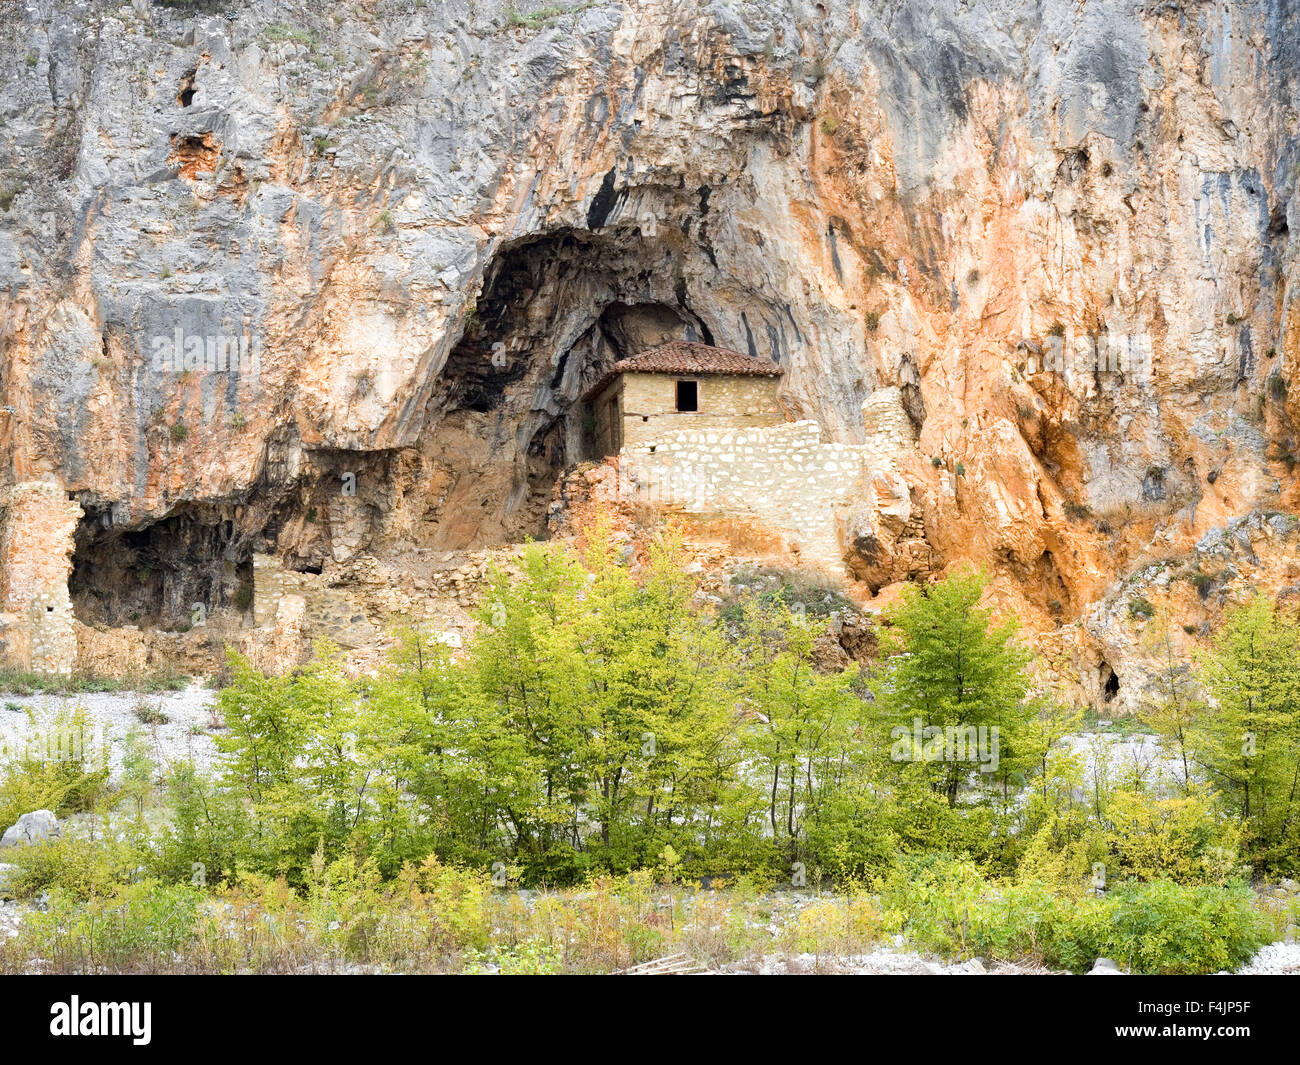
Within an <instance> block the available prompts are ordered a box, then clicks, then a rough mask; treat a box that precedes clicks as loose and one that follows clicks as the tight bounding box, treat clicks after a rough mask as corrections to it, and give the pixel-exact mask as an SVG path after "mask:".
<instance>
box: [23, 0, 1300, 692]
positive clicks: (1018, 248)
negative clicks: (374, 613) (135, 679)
mask: <svg viewBox="0 0 1300 1065" xmlns="http://www.w3.org/2000/svg"><path fill="white" fill-rule="evenodd" d="M0 27H3V28H2V29H0V77H2V78H3V80H4V84H3V93H2V94H0V100H2V101H3V103H0V106H2V107H3V121H2V122H0V207H2V208H3V213H0V281H2V282H3V284H2V285H0V375H2V376H0V392H2V393H3V396H2V399H0V404H2V405H3V411H2V412H0V442H2V444H3V451H4V455H5V458H6V466H5V473H6V478H7V481H8V482H9V483H11V484H17V483H20V482H28V481H33V480H41V479H48V480H52V481H53V482H55V483H56V484H57V485H59V486H60V488H62V489H63V490H64V491H66V492H67V493H68V494H69V495H70V496H71V498H72V499H74V500H75V501H76V502H78V503H79V504H80V506H81V508H82V511H83V517H82V519H81V524H80V526H79V528H78V532H77V537H76V545H75V547H76V550H75V554H74V556H73V559H72V573H71V588H72V598H73V602H74V605H75V606H76V609H77V611H78V614H79V616H81V617H82V618H83V620H86V621H95V622H100V623H103V624H109V625H112V624H117V625H120V624H123V623H128V622H134V623H139V624H142V625H146V626H148V625H155V626H156V625H165V624H168V623H173V622H175V620H176V618H177V617H178V616H182V615H183V613H184V611H186V610H187V609H189V605H190V604H191V603H192V602H193V601H194V600H196V599H197V600H200V601H202V602H204V603H206V604H207V605H208V606H209V607H210V608H211V609H213V610H221V609H223V608H225V609H230V608H232V607H233V608H240V607H247V603H246V602H241V595H245V593H241V588H243V587H246V585H247V582H248V581H249V580H250V579H251V571H252V557H253V554H254V553H258V554H261V555H274V556H276V557H278V558H279V559H280V560H281V561H282V562H283V563H284V564H286V565H287V566H289V567H290V568H292V569H298V570H300V571H319V570H321V569H322V568H325V569H327V570H328V567H330V566H331V565H339V564H344V563H347V562H348V561H349V560H352V559H355V558H356V557H358V556H359V555H361V554H367V555H382V556H386V557H397V556H400V555H401V554H402V553H403V552H408V553H409V552H412V551H420V550H452V549H464V548H481V547H484V546H490V545H494V544H502V543H508V542H511V541H515V540H518V539H520V538H521V537H523V536H524V535H526V534H534V535H537V534H541V533H543V532H544V530H545V515H546V510H547V506H548V504H549V503H550V501H551V497H552V496H551V493H552V488H553V485H554V482H555V479H556V477H557V476H558V475H559V474H561V473H562V472H563V471H564V470H565V469H566V468H568V467H571V466H572V465H574V464H575V463H577V462H578V461H580V460H581V459H583V458H586V457H589V456H587V455H585V454H584V453H583V452H584V416H583V411H582V409H581V404H580V403H578V397H580V396H581V395H582V393H583V392H584V391H585V389H586V388H587V387H589V386H590V385H591V383H592V382H593V381H595V380H596V379H597V378H598V376H599V375H600V372H601V371H602V369H603V368H604V367H606V366H607V365H608V364H609V363H611V362H612V361H614V360H615V359H616V358H618V357H621V356H623V355H625V354H628V353H630V352H633V351H635V350H638V349H639V348H640V347H642V346H645V345H646V344H648V343H655V342H658V341H659V340H661V339H664V338H665V337H670V336H680V337H686V338H689V339H700V340H704V341H706V342H710V343H716V344H718V345H722V346H726V347H731V348H734V349H736V350H739V351H742V352H749V353H750V354H752V355H755V356H757V357H760V358H770V359H773V360H775V361H777V362H779V363H780V365H781V366H782V368H783V369H784V371H785V375H784V378H783V382H784V383H783V390H784V396H783V400H784V402H785V404H786V406H787V408H788V412H789V414H790V417H791V418H792V419H806V420H811V421H815V422H817V423H819V425H820V427H821V429H822V431H823V433H824V436H825V439H826V440H827V441H829V442H832V443H834V442H838V443H842V444H850V445H851V444H863V443H869V441H866V440H864V439H863V437H864V435H865V430H864V422H863V417H862V411H863V404H864V402H865V401H868V400H869V399H870V397H871V396H872V395H873V394H877V393H878V392H879V390H881V389H884V388H897V389H898V390H899V394H900V395H901V397H902V402H903V405H904V408H905V410H906V412H907V415H908V417H909V419H910V421H911V422H912V426H911V433H912V434H914V435H915V441H916V442H915V446H914V447H912V448H911V453H910V454H909V455H907V456H903V457H902V458H901V459H900V460H899V462H898V471H899V472H900V474H901V476H902V477H903V478H904V480H905V482H906V489H907V492H908V493H909V494H910V496H911V498H910V500H905V501H904V503H905V504H906V505H905V506H904V508H903V509H904V510H905V511H906V512H907V513H908V514H909V515H912V516H914V521H913V524H914V526H915V528H913V530H912V532H910V533H909V534H908V535H915V534H916V528H919V527H921V526H923V535H924V538H925V540H926V541H927V542H928V545H929V550H930V551H932V552H933V557H934V558H935V559H936V560H938V561H939V562H940V563H941V564H942V563H951V562H954V561H957V560H961V559H971V560H974V561H977V562H980V563H983V564H986V565H988V566H990V567H991V568H992V569H993V570H994V571H995V572H996V573H997V574H998V575H999V582H998V594H999V595H1000V596H1001V597H1002V598H1003V600H1004V602H1005V603H1006V604H1007V605H1008V606H1010V607H1012V608H1014V609H1016V610H1017V611H1019V612H1020V613H1021V614H1022V616H1023V617H1024V618H1025V619H1026V620H1027V621H1028V622H1029V624H1030V625H1031V626H1032V628H1033V629H1034V630H1035V631H1037V632H1039V633H1041V634H1043V638H1044V640H1045V641H1046V642H1047V643H1052V641H1055V643H1056V644H1057V645H1061V646H1067V645H1068V646H1069V647H1071V648H1073V650H1072V651H1071V653H1072V654H1075V655H1076V657H1077V663H1076V664H1078V666H1079V668H1081V669H1085V670H1094V673H1093V675H1091V677H1090V678H1089V679H1088V681H1087V683H1091V684H1092V685H1093V686H1094V687H1095V686H1096V685H1098V684H1102V685H1104V684H1106V683H1107V679H1106V678H1107V677H1109V676H1111V675H1114V674H1123V673H1124V672H1125V671H1126V670H1133V671H1136V670H1138V668H1139V666H1138V663H1139V659H1140V656H1139V655H1138V654H1137V652H1135V651H1133V650H1131V646H1132V641H1127V642H1126V640H1124V639H1120V638H1119V637H1116V636H1115V635H1114V631H1115V630H1116V626H1107V625H1105V624H1098V623H1094V622H1087V623H1084V619H1086V618H1091V617H1095V616H1096V615H1095V611H1096V610H1097V609H1098V608H1099V607H1098V604H1104V603H1105V602H1107V601H1110V600H1115V597H1117V596H1121V595H1122V594H1123V592H1122V589H1123V588H1124V587H1125V582H1128V581H1130V579H1131V578H1132V575H1133V574H1134V573H1136V572H1138V571H1139V570H1141V568H1142V567H1143V566H1145V565H1147V564H1148V563H1150V562H1151V561H1152V560H1153V559H1159V558H1166V557H1171V556H1179V555H1182V554H1186V553H1187V552H1188V551H1189V550H1190V549H1191V548H1192V546H1193V545H1195V544H1196V543H1197V542H1200V541H1203V540H1204V538H1205V537H1206V536H1209V535H1212V534H1213V530H1216V529H1220V528H1222V527H1225V526H1227V525H1228V523H1229V522H1230V521H1232V520H1233V519H1237V518H1243V517H1246V516H1249V515H1252V514H1255V512H1263V513H1267V512H1274V511H1291V510H1294V509H1295V501H1296V491H1297V488H1296V478H1295V476H1294V471H1293V467H1294V464H1295V461H1296V459H1295V455H1296V449H1297V448H1300V444H1297V442H1296V428H1295V426H1296V418H1297V416H1300V394H1298V393H1297V390H1296V388H1295V387H1293V386H1294V381H1293V377H1294V369H1293V368H1294V366H1295V364H1296V360H1297V359H1298V358H1300V316H1298V315H1297V314H1296V307H1295V299H1296V291H1297V284H1296V283H1297V280H1300V278H1297V257H1296V250H1295V244H1294V241H1293V238H1292V234H1291V230H1292V226H1295V225H1296V224H1297V217H1296V213H1297V209H1298V205H1297V200H1296V187H1297V175H1298V170H1300V138H1298V136H1297V118H1298V114H1300V112H1298V110H1297V107H1298V105H1300V11H1297V10H1296V9H1295V8H1294V6H1293V5H1292V4H1290V3H1289V2H1287V0H1239V2H1227V3H1220V2H1216V3H1210V2H1204V3H1201V2H1191V0H1188V2H1177V0H1159V2H1157V0H1136V2H1133V0H1130V2H1128V3H1120V2H1110V0H1083V2H1080V0H1033V2H1030V0H987V2H984V0H940V2H938V3H929V2H921V0H917V2H903V0H898V2H885V0H880V2H866V0H863V2H859V3H846V2H839V0H823V2H821V3H806V2H804V0H786V2H762V3H758V2H754V3H749V2H741V0H644V2H628V3H614V2H605V0H595V2H586V3H580V4H575V3H567V4H561V6H560V7H551V6H545V7H543V6H542V5H541V4H538V3H531V2H520V3H518V4H517V5H510V4H505V3H501V2H498V0H447V2H428V3H426V2H423V0H391V2H390V0H374V2H359V0H352V2H349V0H342V2H336V3H332V4H323V3H315V2H291V3H270V2H253V3H248V2H239V0H228V2H223V3H215V4H210V3H206V2H202V0H199V2H195V3H185V2H183V0H173V2H171V3H148V2H145V0H135V2H134V3H131V4H126V3H123V4H120V5H114V4H111V3H101V2H96V0H81V2H73V0H26V2H24V3H17V2H3V3H0ZM187 357H188V363H187ZM876 517H877V516H876V515H871V514H867V515H863V516H859V518H858V519H854V518H852V517H850V519H849V525H850V527H848V528H847V529H846V530H845V535H844V538H843V540H844V546H845V550H846V558H845V563H846V567H847V572H849V573H854V574H858V575H861V574H863V573H872V572H875V571H876V570H880V572H881V573H887V571H888V567H886V568H885V569H880V566H879V565H877V563H878V559H875V558H874V557H865V558H864V557H863V554H862V545H864V544H868V545H869V544H872V543H875V544H876V545H877V547H879V546H880V540H881V537H880V535H879V534H880V533H881V529H880V528H877V527H876V525H875V524H873V523H875V521H876ZM855 521H857V522H858V524H860V525H862V526H863V527H862V528H855V527H853V526H854V522H855ZM1258 521H1263V523H1264V526H1267V521H1266V520H1265V519H1263V518H1259V519H1258ZM885 531H886V532H887V531H888V530H887V529H886V530H885ZM898 535H900V536H901V535H902V533H901V532H899V533H898ZM1275 539H1277V540H1278V541H1279V542H1280V541H1281V540H1284V539H1285V537H1282V536H1280V535H1279V536H1278V537H1275ZM871 550H872V551H874V550H876V548H872V549H871ZM881 550H885V551H886V553H887V552H888V551H889V550H890V548H889V545H888V544H885V545H884V547H883V548H881ZM1261 550H1265V551H1267V550H1268V548H1267V547H1265V548H1261ZM869 553H870V552H869ZM1267 568H1268V567H1265V569H1267ZM903 570H904V572H906V566H904V567H903ZM1270 572H1271V570H1270ZM881 579H883V578H881ZM1243 579H1244V578H1243ZM873 591H878V592H882V594H883V592H884V591H887V589H882V587H881V586H880V580H872V581H871V587H870V588H869V589H868V590H867V593H866V594H870V593H871V592H873ZM1108 597H1109V600H1108ZM245 599H246V595H245ZM1116 601H1117V600H1116ZM1199 620H1200V619H1199V618H1198V619H1196V621H1197V623H1199ZM1135 677H1136V673H1135ZM1087 683H1085V684H1084V686H1085V687H1086V686H1087Z"/></svg>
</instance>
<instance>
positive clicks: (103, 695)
mask: <svg viewBox="0 0 1300 1065" xmlns="http://www.w3.org/2000/svg"><path fill="white" fill-rule="evenodd" d="M78 711H83V712H84V713H85V717H86V721H87V724H88V726H89V728H88V734H87V736H86V738H85V740H83V741H82V742H83V743H85V744H86V749H87V753H88V754H89V755H91V756H93V757H95V758H98V757H100V756H101V752H106V753H107V757H108V764H109V768H110V770H111V771H112V773H113V774H114V775H116V774H117V773H118V772H120V770H121V768H122V758H123V755H124V754H125V753H126V747H127V743H128V738H129V737H131V736H132V735H135V736H138V737H140V738H141V739H142V740H143V741H144V743H145V744H146V745H147V749H148V752H149V755H150V757H151V758H152V759H153V760H154V762H155V763H156V765H157V766H158V769H159V771H160V772H161V771H165V770H166V768H167V767H168V766H170V765H172V764H174V763H176V762H182V761H192V762H193V763H194V764H195V766H196V767H197V768H198V769H200V770H206V769H209V768H211V767H212V765H213V763H214V761H215V759H216V757H217V750H216V747H215V745H214V744H213V742H212V736H213V733H214V732H215V731H218V730H219V727H220V725H221V719H220V716H219V715H218V714H217V712H216V707H215V692H213V691H212V690H211V689H209V688H204V687H201V686H199V685H192V686H191V687H189V688H187V689H186V690H184V691H179V692H161V693H156V694H145V693H141V692H120V693H119V692H92V693H85V694H80V695H25V696H23V695H0V752H3V753H4V754H6V755H15V754H18V753H20V752H21V751H23V750H24V749H30V748H31V745H33V744H36V745H40V746H42V747H44V746H46V745H49V744H51V743H58V742H60V740H59V737H61V736H66V735H67V730H68V728H69V727H70V724H71V721H72V719H73V716H74V715H75V714H76V713H77V712H78ZM63 742H65V743H66V740H65V741H63Z"/></svg>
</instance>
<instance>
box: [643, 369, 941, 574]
mask: <svg viewBox="0 0 1300 1065" xmlns="http://www.w3.org/2000/svg"><path fill="white" fill-rule="evenodd" d="M668 380H671V379H668ZM755 380H760V381H762V382H763V383H764V384H766V385H768V386H770V387H773V388H774V382H773V381H771V380H770V379H755ZM661 397H662V394H661ZM862 418H863V428H864V430H865V439H866V442H865V443H863V444H844V443H837V442H833V441H832V442H828V441H825V440H823V439H822V430H821V428H820V427H819V426H818V424H817V423H816V422H812V421H798V422H782V423H780V424H776V425H771V424H756V425H754V426H752V427H746V428H736V427H734V426H722V427H714V426H708V425H695V426H692V427H689V428H676V427H673V428H670V427H669V426H668V424H667V423H665V422H664V421H662V420H661V419H652V420H651V421H650V422H649V423H648V426H647V433H646V435H645V436H644V437H643V438H642V439H640V440H638V441H636V442H629V443H628V444H626V445H625V446H624V448H623V450H622V459H621V462H620V473H619V476H620V487H619V494H620V495H622V496H624V497H626V498H631V499H633V500H635V501H637V502H644V503H647V504H651V505H655V504H658V505H668V506H676V507H678V508H680V509H682V510H685V511H686V512H687V513H695V514H720V515H726V516H735V517H742V518H752V519H756V520H757V521H758V522H759V523H760V524H761V525H762V526H765V527H767V528H769V529H772V530H775V531H777V532H779V533H781V534H782V535H783V536H784V537H785V539H786V540H787V541H788V542H789V543H790V544H791V546H792V547H793V548H794V549H796V550H797V552H798V554H799V556H800V559H801V561H802V562H804V563H807V564H811V565H814V566H817V567H820V568H822V569H823V570H827V571H830V572H832V573H835V574H843V572H844V566H845V563H846V561H851V560H852V556H853V554H854V551H855V550H856V549H857V546H858V545H859V544H861V543H863V542H866V543H869V544H870V545H871V550H872V551H873V552H882V551H884V552H887V554H888V558H887V562H886V564H885V565H884V566H883V567H882V566H875V567H867V568H866V572H867V573H868V575H869V577H870V578H871V579H870V580H869V581H868V583H870V584H871V585H872V587H873V591H874V589H875V588H876V587H878V586H879V585H880V584H883V583H887V582H888V581H889V580H891V579H894V580H902V579H907V578H909V577H914V576H918V575H920V574H922V573H924V572H927V571H928V567H929V559H930V554H929V549H928V546H927V545H926V544H925V540H924V530H923V529H922V528H921V525H920V515H919V513H916V512H914V510H913V508H912V506H911V498H910V494H909V490H908V486H907V482H906V480H905V479H904V478H903V476H902V474H901V472H900V463H901V461H902V459H903V457H904V456H905V455H907V454H909V453H910V452H912V451H913V450H914V447H915V439H914V434H913V430H912V425H911V422H910V420H909V419H908V417H907V414H906V412H905V410H904V408H903V404H902V401H901V396H900V393H899V390H898V389H897V388H885V389H880V390H879V391H877V392H873V393H872V394H871V396H869V397H868V398H867V400H866V402H865V403H863V406H862ZM651 429H652V430H653V432H651V431H650V430H651ZM894 545H898V547H899V548H900V549H901V550H895V549H894ZM876 570H880V573H879V574H878V573H877V572H876Z"/></svg>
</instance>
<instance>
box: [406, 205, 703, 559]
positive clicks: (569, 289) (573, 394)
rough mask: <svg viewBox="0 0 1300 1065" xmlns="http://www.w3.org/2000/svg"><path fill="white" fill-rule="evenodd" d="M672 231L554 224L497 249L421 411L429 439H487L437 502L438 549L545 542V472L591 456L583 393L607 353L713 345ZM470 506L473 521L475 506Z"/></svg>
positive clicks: (682, 248) (678, 237) (551, 477)
mask: <svg viewBox="0 0 1300 1065" xmlns="http://www.w3.org/2000/svg"><path fill="white" fill-rule="evenodd" d="M686 254H687V249H686V243H685V240H684V237H683V236H682V234H681V233H680V232H679V231H676V230H673V229H670V228H668V227H663V226H660V227H658V228H657V229H656V231H655V233H654V234H653V235H646V234H643V233H642V231H641V230H640V229H638V228H637V227H635V226H611V227H608V228H605V229H602V230H601V231H600V232H599V233H594V232H590V231H586V230H574V229H565V230H563V231H559V232H555V233H549V234H546V235H543V236H539V237H533V238H530V239H526V240H523V241H520V242H517V243H515V244H513V245H510V246H508V247H506V248H503V249H502V250H500V251H499V252H498V253H497V255H496V257H495V258H494V260H493V261H492V262H491V263H490V264H489V266H488V268H487V271H486V272H485V275H484V282H483V287H482V291H481V294H480V296H479V299H478V301H477V303H476V304H475V305H474V307H473V308H472V311H471V312H470V313H469V314H468V315H467V319H466V324H465V328H464V331H463V333H462V335H461V337H460V339H459V341H458V342H457V343H456V345H455V347H454V348H453V349H452V351H451V352H450V354H449V355H448V358H447V361H446V363H445V365H444V367H443V372H442V375H441V377H440V379H439V381H438V382H437V384H436V385H435V387H434V389H433V391H432V393H431V396H430V401H429V407H428V408H427V411H428V416H427V418H426V426H428V428H427V429H426V434H427V436H428V437H429V439H430V440H431V441H433V442H434V443H432V444H424V445H422V447H421V450H422V451H425V452H426V453H429V452H430V448H431V447H436V442H437V441H439V440H450V441H451V446H452V447H453V448H454V447H457V446H464V445H462V444H460V443H458V442H457V440H456V434H460V435H462V436H465V437H473V438H476V439H479V440H482V441H484V442H485V443H486V448H485V452H484V455H483V457H482V461H480V462H478V463H477V464H475V463H470V464H469V465H471V466H472V467H473V468H472V469H469V470H466V469H465V466H464V465H462V466H461V471H462V472H461V473H460V475H459V477H458V483H457V484H456V485H454V486H453V487H452V488H451V491H450V492H449V493H448V495H447V499H446V501H445V502H444V504H443V508H444V509H446V508H447V506H448V505H449V504H451V503H452V502H456V503H458V504H459V513H458V516H457V517H456V518H455V520H454V530H453V528H452V526H449V527H448V528H446V529H443V530H441V531H440V532H439V533H438V535H437V544H438V546H441V547H453V548H463V547H468V546H481V545H485V544H489V543H492V542H507V541H510V540H518V539H521V538H522V537H524V536H534V537H544V536H545V535H546V533H547V526H546V513H547V508H548V506H549V504H550V501H551V498H552V495H553V491H554V487H555V483H556V480H557V479H558V478H559V477H560V476H561V475H562V474H563V472H564V471H565V470H566V469H568V468H570V467H572V466H574V465H576V464H577V463H579V462H582V461H585V460H590V459H594V458H597V457H599V456H598V455H597V454H596V453H595V452H596V449H595V445H594V439H593V436H592V418H591V414H590V412H589V411H588V410H587V409H586V408H585V405H584V404H583V402H582V401H581V397H582V395H583V394H584V392H585V391H586V390H587V389H588V388H589V387H590V386H591V385H592V384H593V383H594V382H595V381H596V380H597V379H598V378H599V377H600V376H601V375H602V374H603V373H604V371H605V370H606V369H608V367H609V366H610V365H612V364H613V363H614V362H616V361H618V360H619V359H623V358H627V357H629V356H632V355H635V354H637V353H638V352H640V351H642V350H644V349H646V348H648V347H653V346H655V345H657V344H662V343H664V342H666V341H669V340H690V341H702V342H704V343H710V344H711V343H713V332H712V330H711V329H710V327H709V325H708V323H706V322H705V321H704V320H703V319H702V318H701V317H700V316H699V315H698V314H696V313H695V311H694V310H692V308H691V305H690V293H689V286H688V284H687V282H686V279H685V278H686V271H685V268H684V261H685V257H686ZM476 510H477V511H480V512H482V513H480V514H478V515H477V517H474V516H472V515H473V512H474V511H476Z"/></svg>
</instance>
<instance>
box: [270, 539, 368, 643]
mask: <svg viewBox="0 0 1300 1065" xmlns="http://www.w3.org/2000/svg"><path fill="white" fill-rule="evenodd" d="M288 596H300V597H301V598H302V599H303V601H304V603H305V618H306V626H307V630H308V632H309V634H310V635H311V636H312V637H313V638H320V637H324V638H326V639H330V640H333V641H334V642H335V643H337V644H338V645H339V646H340V647H346V648H352V647H364V646H366V645H367V644H370V643H374V642H375V641H376V639H377V638H378V636H379V632H378V630H377V629H376V628H375V626H374V625H372V624H371V623H370V621H369V620H368V619H367V617H366V612H365V609H364V607H363V606H362V605H361V603H360V601H359V600H358V599H357V598H356V597H355V596H353V595H351V594H349V592H348V591H347V590H346V589H343V588H339V587H335V586H333V585H332V584H330V583H329V582H328V581H326V580H324V579H323V578H322V577H321V575H320V574H318V573H299V572H297V571H295V570H287V569H285V568H284V567H283V566H282V565H281V564H280V563H279V561H278V560H277V559H275V558H273V557H271V556H270V555H257V554H255V555H254V556H253V621H254V623H255V624H256V625H257V626H258V627H259V628H260V627H262V626H271V625H274V624H275V622H276V619H277V617H278V616H279V613H280V606H281V603H282V602H283V601H284V600H285V599H286V597H288Z"/></svg>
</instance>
